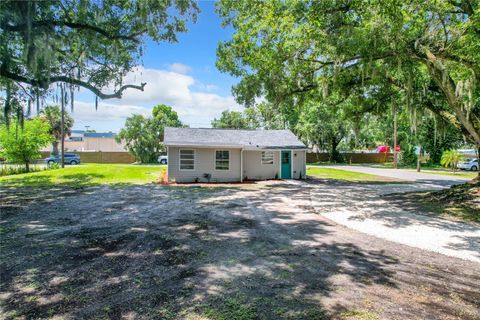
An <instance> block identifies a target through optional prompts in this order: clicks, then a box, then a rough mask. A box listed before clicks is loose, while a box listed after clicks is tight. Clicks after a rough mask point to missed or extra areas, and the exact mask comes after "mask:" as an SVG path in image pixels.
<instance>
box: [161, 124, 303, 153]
mask: <svg viewBox="0 0 480 320" xmlns="http://www.w3.org/2000/svg"><path fill="white" fill-rule="evenodd" d="M164 143H165V145H166V146H198V147H209V146H212V147H221V146H228V147H238V148H251V149H304V148H306V147H305V145H304V144H303V143H302V142H301V141H300V140H299V139H298V138H297V137H296V136H295V135H294V134H293V133H292V132H291V131H290V130H237V129H210V128H165V138H164Z"/></svg>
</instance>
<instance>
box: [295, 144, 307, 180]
mask: <svg viewBox="0 0 480 320" xmlns="http://www.w3.org/2000/svg"><path fill="white" fill-rule="evenodd" d="M305 157H306V155H305V151H304V150H292V178H293V179H300V178H302V179H305V177H306V172H307V167H306V164H305V160H306V159H305Z"/></svg>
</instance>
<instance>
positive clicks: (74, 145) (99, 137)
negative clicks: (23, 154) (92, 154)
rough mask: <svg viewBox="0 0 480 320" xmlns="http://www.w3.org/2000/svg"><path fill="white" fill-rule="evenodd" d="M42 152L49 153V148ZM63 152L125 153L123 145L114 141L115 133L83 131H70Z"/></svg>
mask: <svg viewBox="0 0 480 320" xmlns="http://www.w3.org/2000/svg"><path fill="white" fill-rule="evenodd" d="M42 151H50V148H46V149H44V150H42ZM65 151H69V152H72V151H103V152H126V150H125V144H123V143H118V142H117V141H115V133H113V132H86V131H84V130H72V134H71V135H70V136H69V137H67V138H65Z"/></svg>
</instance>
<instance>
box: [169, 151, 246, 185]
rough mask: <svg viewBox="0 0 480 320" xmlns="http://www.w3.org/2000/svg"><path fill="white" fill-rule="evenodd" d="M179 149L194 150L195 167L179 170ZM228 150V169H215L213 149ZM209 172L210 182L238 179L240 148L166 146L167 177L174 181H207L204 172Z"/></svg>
mask: <svg viewBox="0 0 480 320" xmlns="http://www.w3.org/2000/svg"><path fill="white" fill-rule="evenodd" d="M180 149H188V150H195V169H194V170H180V158H179V157H180ZM216 150H228V151H230V166H229V170H215V151H216ZM206 173H208V174H211V179H210V182H223V181H225V182H235V181H240V149H230V148H223V149H219V148H215V149H214V148H184V147H181V148H180V147H168V179H169V181H176V182H195V180H196V179H197V178H198V179H199V181H200V182H207V181H208V180H207V178H205V177H204V174H206Z"/></svg>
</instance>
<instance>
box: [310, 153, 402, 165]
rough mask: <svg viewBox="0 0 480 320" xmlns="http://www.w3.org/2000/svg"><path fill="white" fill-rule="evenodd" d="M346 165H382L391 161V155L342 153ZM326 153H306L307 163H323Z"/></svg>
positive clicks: (326, 156)
mask: <svg viewBox="0 0 480 320" xmlns="http://www.w3.org/2000/svg"><path fill="white" fill-rule="evenodd" d="M342 156H343V158H344V159H345V162H346V163H383V162H389V161H393V153H342ZM328 160H329V154H328V153H323V152H322V153H314V152H310V153H307V163H313V162H319V161H320V162H325V161H328Z"/></svg>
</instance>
